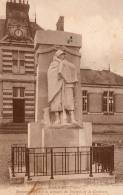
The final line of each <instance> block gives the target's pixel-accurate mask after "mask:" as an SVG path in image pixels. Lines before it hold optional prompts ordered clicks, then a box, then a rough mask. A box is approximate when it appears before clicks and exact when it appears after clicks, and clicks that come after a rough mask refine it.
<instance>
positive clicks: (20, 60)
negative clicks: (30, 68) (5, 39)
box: [13, 51, 25, 74]
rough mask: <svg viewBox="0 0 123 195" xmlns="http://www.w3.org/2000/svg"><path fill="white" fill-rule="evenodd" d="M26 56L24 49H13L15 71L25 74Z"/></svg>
mask: <svg viewBox="0 0 123 195" xmlns="http://www.w3.org/2000/svg"><path fill="white" fill-rule="evenodd" d="M24 65H25V57H24V52H23V51H13V72H14V73H20V74H23V73H24V72H25V67H24Z"/></svg>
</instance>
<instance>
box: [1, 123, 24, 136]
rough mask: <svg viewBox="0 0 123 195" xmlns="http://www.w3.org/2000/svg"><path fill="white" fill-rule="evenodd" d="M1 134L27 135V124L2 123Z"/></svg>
mask: <svg viewBox="0 0 123 195" xmlns="http://www.w3.org/2000/svg"><path fill="white" fill-rule="evenodd" d="M0 133H1V134H11V133H15V134H17V133H27V123H4V124H0Z"/></svg>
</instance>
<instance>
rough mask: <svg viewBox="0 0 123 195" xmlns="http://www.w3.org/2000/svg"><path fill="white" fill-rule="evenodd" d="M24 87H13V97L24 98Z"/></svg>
mask: <svg viewBox="0 0 123 195" xmlns="http://www.w3.org/2000/svg"><path fill="white" fill-rule="evenodd" d="M24 92H25V88H24V87H13V97H14V98H24V96H25V94H24Z"/></svg>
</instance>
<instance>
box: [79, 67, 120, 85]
mask: <svg viewBox="0 0 123 195" xmlns="http://www.w3.org/2000/svg"><path fill="white" fill-rule="evenodd" d="M80 73H81V83H82V84H90V85H98V84H100V85H114V86H123V77H122V76H120V75H118V74H116V73H113V72H111V71H109V70H102V71H99V70H92V69H81V70H80Z"/></svg>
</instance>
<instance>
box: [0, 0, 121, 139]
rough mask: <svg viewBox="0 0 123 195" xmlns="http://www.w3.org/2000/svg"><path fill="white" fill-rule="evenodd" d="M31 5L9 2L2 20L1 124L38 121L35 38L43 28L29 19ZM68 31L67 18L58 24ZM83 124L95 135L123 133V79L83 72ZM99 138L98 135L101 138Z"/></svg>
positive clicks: (0, 61)
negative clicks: (36, 109)
mask: <svg viewBox="0 0 123 195" xmlns="http://www.w3.org/2000/svg"><path fill="white" fill-rule="evenodd" d="M29 8H30V6H29V4H28V2H27V3H25V2H24V1H23V2H22V1H18V2H17V1H15V0H14V1H12V0H11V1H10V2H7V3H6V18H5V19H0V123H10V122H11V123H27V122H30V121H34V119H35V94H36V93H35V87H36V66H35V59H34V36H35V32H36V30H38V29H40V30H43V29H42V28H41V27H39V26H38V25H37V24H36V21H35V22H30V19H29ZM57 30H62V31H63V30H64V17H62V16H61V17H60V18H59V20H58V22H57ZM81 85H82V87H81V90H82V111H83V121H85V122H86V121H90V122H92V124H93V133H94V134H96V135H97V134H98V133H100V134H103V135H104V134H105V133H107V132H108V133H110V134H111V133H113V134H112V135H114V134H116V133H121V132H122V128H123V101H122V99H123V77H121V76H119V75H117V74H114V73H113V72H110V71H106V70H105V71H96V70H91V69H81ZM97 137H98V136H97Z"/></svg>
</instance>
